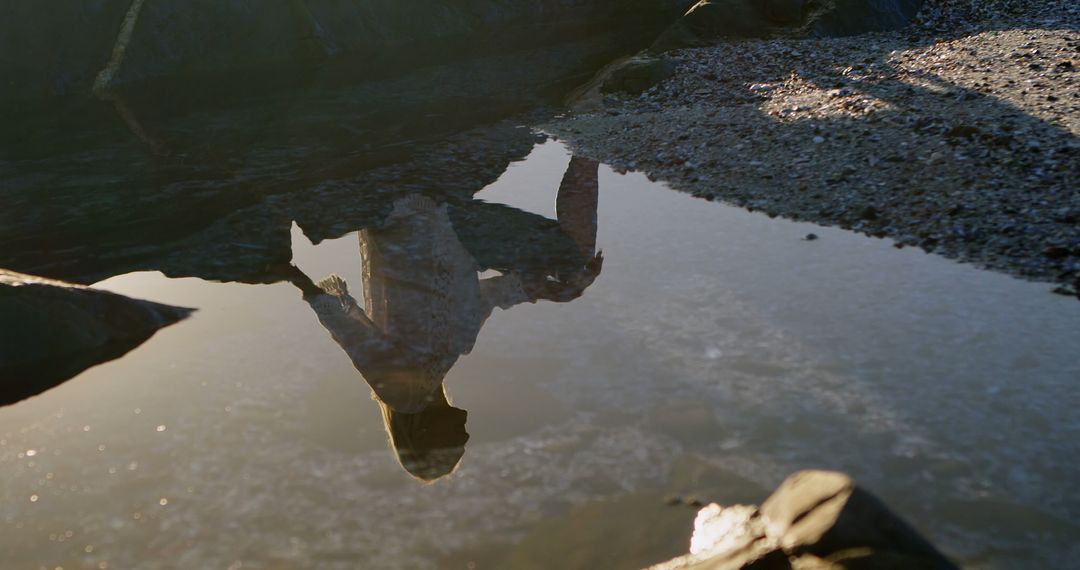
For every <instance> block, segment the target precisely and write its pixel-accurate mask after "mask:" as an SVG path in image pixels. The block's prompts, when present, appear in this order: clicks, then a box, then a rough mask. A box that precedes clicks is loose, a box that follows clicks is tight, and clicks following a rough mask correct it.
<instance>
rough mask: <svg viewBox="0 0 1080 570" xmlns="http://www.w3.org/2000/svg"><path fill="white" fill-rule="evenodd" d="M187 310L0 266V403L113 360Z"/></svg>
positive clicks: (54, 384)
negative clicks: (0, 267)
mask: <svg viewBox="0 0 1080 570" xmlns="http://www.w3.org/2000/svg"><path fill="white" fill-rule="evenodd" d="M192 311H193V309H187V308H182V307H174V306H171V305H162V304H160V303H153V302H150V301H141V300H138V299H131V298H129V297H125V296H123V295H117V294H115V293H109V292H107V291H99V290H97V289H91V288H89V287H84V286H82V285H74V284H71V283H65V282H63V281H56V280H52V279H45V278H42V277H35V276H32V275H26V274H22V273H15V272H13V271H8V270H6V269H0V406H3V405H8V404H13V403H15V402H18V401H20V400H23V399H25V398H29V397H30V396H34V395H37V394H40V393H41V392H44V391H45V390H48V389H49V388H52V387H54V386H56V385H58V384H61V383H63V382H64V381H66V380H68V379H69V378H71V377H73V376H75V375H76V374H79V373H80V372H82V371H83V370H86V369H87V368H90V367H91V366H94V365H96V364H100V363H102V362H106V361H109V360H113V359H115V358H119V357H120V356H122V355H124V354H126V353H127V352H128V351H130V350H132V349H134V348H135V347H137V346H139V345H140V344H142V343H143V342H145V341H146V340H147V339H149V338H150V337H151V336H153V334H154V333H155V332H157V331H158V330H160V329H162V328H164V327H167V326H169V325H171V324H174V323H176V322H179V321H181V320H183V319H185V318H187V317H188V316H189V315H190V314H191V313H192Z"/></svg>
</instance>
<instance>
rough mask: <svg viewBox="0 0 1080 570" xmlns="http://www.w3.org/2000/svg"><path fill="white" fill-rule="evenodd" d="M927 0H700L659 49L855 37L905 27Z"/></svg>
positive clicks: (662, 37)
mask: <svg viewBox="0 0 1080 570" xmlns="http://www.w3.org/2000/svg"><path fill="white" fill-rule="evenodd" d="M922 2H923V0H700V1H699V2H698V3H697V4H695V5H694V6H693V7H692V8H690V10H689V11H688V12H687V13H686V14H685V15H684V16H683V17H682V18H681V19H679V20H678V21H677V22H676V23H675V24H673V25H672V27H671V28H669V29H668V30H667V31H666V32H665V33H664V34H663V35H662V36H661V37H660V39H658V40H657V42H656V44H654V46H653V50H654V51H666V50H670V49H677V48H681V47H688V46H694V45H704V44H708V43H712V42H715V41H717V40H719V39H723V38H767V37H781V36H850V35H856V34H862V33H867V32H880V31H887V30H894V29H898V28H901V27H903V26H905V25H906V24H907V23H908V22H910V21H911V19H912V18H914V17H915V14H916V13H918V11H919V8H920V7H921V6H922Z"/></svg>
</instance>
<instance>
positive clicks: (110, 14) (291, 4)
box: [0, 0, 689, 100]
mask: <svg viewBox="0 0 1080 570" xmlns="http://www.w3.org/2000/svg"><path fill="white" fill-rule="evenodd" d="M688 5H689V0H627V1H622V2H609V1H606V0H551V1H545V2H536V1H533V0H511V1H504V0H461V1H456V2H446V1H444V0H410V1H409V2H369V1H354V2H342V1H340V0H273V1H271V0H267V1H260V2H253V1H251V0H153V1H142V0H140V1H137V2H132V0H51V1H50V2H49V3H48V4H47V5H46V4H42V3H35V2H3V3H0V52H2V53H4V54H13V55H12V56H11V57H4V58H3V59H0V77H2V78H3V79H2V81H3V85H4V89H3V90H2V91H0V98H2V99H5V100H6V99H8V98H11V99H14V100H30V99H34V98H38V97H42V96H48V95H57V94H65V93H66V94H72V93H78V94H89V93H90V92H91V88H92V87H93V86H94V83H95V81H96V79H97V78H98V77H99V74H100V73H101V72H102V71H103V70H104V69H106V67H107V66H109V64H110V63H111V62H115V63H117V64H118V65H115V66H114V68H113V69H112V70H111V72H110V73H109V77H110V79H109V82H108V83H109V85H112V84H131V83H138V82H145V81H147V80H153V79H158V78H177V77H205V76H207V75H213V74H217V75H220V76H224V77H228V76H229V75H232V74H235V73H236V72H237V71H239V70H243V71H245V74H246V75H245V77H249V75H248V74H250V73H253V72H256V71H266V72H269V74H270V75H278V76H284V77H288V78H291V79H292V80H294V81H295V79H296V78H297V77H299V76H302V73H298V72H304V71H317V70H318V67H319V66H320V65H321V63H322V62H324V61H326V60H327V59H331V58H347V59H349V60H350V62H352V65H351V66H350V67H351V68H352V69H353V73H355V74H356V75H357V76H358V77H359V76H365V75H370V74H372V73H376V72H379V73H381V72H384V71H388V70H389V71H395V72H400V71H402V70H404V69H407V68H416V67H417V66H421V65H430V64H432V63H442V62H446V61H449V60H451V59H454V58H460V57H463V56H467V55H470V54H471V55H475V54H501V53H505V52H506V51H508V50H512V49H521V48H527V47H537V46H541V45H549V44H551V43H553V42H555V41H559V40H566V39H568V38H571V37H580V36H581V35H582V32H583V31H586V32H588V31H592V32H596V31H601V30H610V29H612V28H615V29H619V28H620V27H621V26H631V25H638V24H642V23H646V22H652V24H653V25H659V27H660V28H661V29H662V28H663V26H665V25H666V24H667V23H669V22H670V21H671V20H672V19H674V18H675V17H677V16H678V15H679V14H681V13H682V12H685V10H686V8H687V7H688ZM126 20H127V21H129V22H130V23H129V24H128V23H125V22H126ZM125 26H126V31H127V32H128V40H129V41H127V43H126V44H123V45H122V46H121V48H120V49H116V50H114V48H115V47H117V46H120V45H121V44H120V42H118V38H119V37H120V36H121V30H122V29H123V28H124V27H125ZM623 31H625V30H623ZM14 54H17V55H14Z"/></svg>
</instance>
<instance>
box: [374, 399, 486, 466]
mask: <svg viewBox="0 0 1080 570" xmlns="http://www.w3.org/2000/svg"><path fill="white" fill-rule="evenodd" d="M379 406H380V407H381V408H382V412H383V422H384V423H385V425H386V433H387V434H388V435H389V436H390V445H391V446H392V447H393V448H394V452H395V453H397V457H398V461H399V462H400V463H401V466H402V467H403V468H404V469H405V470H406V471H408V472H409V473H410V474H411V475H412V476H413V477H416V478H417V479H420V480H422V481H429V482H430V481H434V480H436V479H438V478H440V477H444V476H446V475H449V474H450V473H453V471H454V469H456V468H457V465H458V463H459V462H460V461H461V457H462V455H464V454H465V443H466V442H468V441H469V433H468V432H467V431H465V420H466V418H467V417H468V412H466V411H465V410H462V409H458V408H455V407H453V406H451V405H450V402H449V400H447V397H446V392H445V390H443V389H442V388H441V387H440V389H438V390H436V391H435V392H434V393H433V394H431V396H430V402H429V404H428V405H427V406H426V407H424V408H423V409H421V410H419V411H414V412H412V413H409V412H403V411H400V410H398V409H396V408H395V407H393V406H391V405H390V404H389V403H387V402H386V401H384V400H382V399H380V400H379Z"/></svg>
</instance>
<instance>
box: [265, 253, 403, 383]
mask: <svg viewBox="0 0 1080 570" xmlns="http://www.w3.org/2000/svg"><path fill="white" fill-rule="evenodd" d="M280 271H281V272H282V274H283V275H282V276H283V277H285V278H286V279H287V280H288V281H289V282H291V283H292V284H293V285H295V286H296V287H297V288H298V289H300V291H301V292H303V296H304V301H307V304H308V305H309V306H310V307H311V309H312V310H313V311H315V315H316V316H317V317H319V323H321V324H322V326H323V328H325V329H326V330H327V331H328V332H329V333H330V336H331V337H332V338H333V339H334V341H335V342H337V343H338V345H339V346H341V349H342V350H344V351H345V353H346V354H348V355H349V358H350V359H351V360H352V361H353V365H354V366H355V367H356V368H357V369H358V370H359V369H362V368H366V367H367V366H370V365H372V364H373V363H375V362H376V361H379V360H384V359H385V358H387V357H388V355H389V354H390V353H392V352H393V350H394V345H393V343H392V342H390V341H389V340H388V339H387V338H386V337H385V336H384V335H383V334H382V332H381V331H380V330H379V329H378V327H376V326H375V323H373V322H372V321H371V319H370V318H369V317H368V316H367V314H366V313H364V310H363V309H361V308H360V306H359V304H357V302H356V299H354V298H353V297H352V295H350V294H349V290H348V286H347V285H346V283H345V280H344V279H342V278H340V277H338V276H337V275H331V276H330V277H327V278H326V279H323V280H322V281H319V282H318V283H313V282H312V281H311V279H310V278H309V277H308V276H307V275H305V274H304V273H303V272H302V271H300V269H298V268H297V267H296V266H294V265H290V266H288V267H287V268H283V269H281V270H280Z"/></svg>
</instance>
